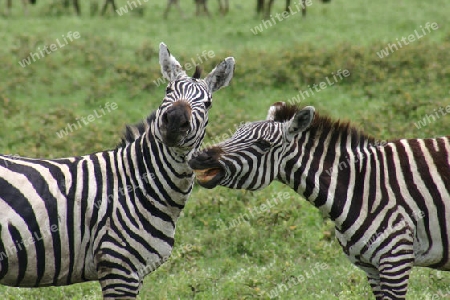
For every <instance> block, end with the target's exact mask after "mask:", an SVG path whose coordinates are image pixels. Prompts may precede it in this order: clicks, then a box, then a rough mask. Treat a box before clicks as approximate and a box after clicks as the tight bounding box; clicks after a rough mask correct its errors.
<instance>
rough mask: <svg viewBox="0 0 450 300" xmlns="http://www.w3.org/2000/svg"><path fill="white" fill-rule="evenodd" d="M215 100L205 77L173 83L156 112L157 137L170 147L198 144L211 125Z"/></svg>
mask: <svg viewBox="0 0 450 300" xmlns="http://www.w3.org/2000/svg"><path fill="white" fill-rule="evenodd" d="M211 100H212V96H211V93H210V92H209V90H208V87H207V86H206V83H205V81H204V80H201V79H195V78H189V77H183V78H180V79H177V80H175V81H173V82H170V83H169V85H168V86H167V88H166V96H165V97H164V101H163V103H162V105H161V106H160V107H159V109H158V111H157V113H156V128H158V129H159V131H157V136H158V137H160V139H161V141H162V142H163V143H164V144H166V145H167V146H169V147H174V146H176V147H183V148H191V149H192V148H195V147H198V146H199V143H200V142H201V140H203V136H204V134H205V127H206V125H207V124H208V110H209V108H210V107H211Z"/></svg>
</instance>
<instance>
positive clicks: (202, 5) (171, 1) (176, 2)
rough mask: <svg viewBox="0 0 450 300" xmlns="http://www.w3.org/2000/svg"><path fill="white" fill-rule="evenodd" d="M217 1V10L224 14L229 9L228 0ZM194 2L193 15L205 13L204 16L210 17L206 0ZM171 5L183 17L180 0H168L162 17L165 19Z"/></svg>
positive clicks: (195, 0)
mask: <svg viewBox="0 0 450 300" xmlns="http://www.w3.org/2000/svg"><path fill="white" fill-rule="evenodd" d="M218 2H219V12H220V13H221V14H222V15H226V14H227V13H228V11H229V0H218ZM194 3H195V15H196V16H200V15H202V14H205V15H206V16H208V17H210V16H211V14H210V13H209V10H208V0H194ZM172 6H175V7H176V8H177V9H178V11H179V13H180V15H181V16H182V17H183V18H184V17H185V16H184V12H183V10H182V9H181V6H180V0H168V1H167V6H166V9H165V10H164V14H163V16H164V19H167V16H168V15H169V12H170V9H171V7H172Z"/></svg>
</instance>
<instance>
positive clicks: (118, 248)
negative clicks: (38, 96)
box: [0, 43, 234, 299]
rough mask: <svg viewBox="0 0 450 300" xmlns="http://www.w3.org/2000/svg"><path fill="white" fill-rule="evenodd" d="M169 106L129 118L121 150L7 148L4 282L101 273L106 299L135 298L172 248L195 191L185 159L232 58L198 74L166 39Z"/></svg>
mask: <svg viewBox="0 0 450 300" xmlns="http://www.w3.org/2000/svg"><path fill="white" fill-rule="evenodd" d="M160 64H161V70H162V73H163V75H164V77H165V78H166V79H167V80H169V84H168V86H167V89H166V96H165V98H164V100H163V103H162V104H161V106H160V107H159V108H158V110H156V111H155V112H154V113H152V114H151V115H150V116H149V117H148V118H147V120H145V121H144V122H143V123H141V124H139V125H136V126H129V127H127V131H126V135H125V138H124V139H123V141H122V144H121V145H120V146H118V147H117V148H116V149H114V150H110V151H104V152H98V153H93V154H91V155H86V156H81V157H72V158H65V159H55V160H43V159H42V160H40V159H29V158H17V157H7V156H0V209H1V210H0V237H1V239H0V283H1V284H5V285H12V286H23V287H39V286H53V285H69V284H72V283H78V282H84V281H90V280H98V281H99V282H100V285H101V287H102V292H103V297H104V299H135V298H136V296H137V294H138V293H139V289H140V287H141V285H142V281H143V279H144V276H145V275H147V274H148V273H150V272H152V271H153V270H155V269H156V268H157V267H158V266H160V265H161V264H162V263H164V262H165V261H166V260H167V259H168V258H169V256H170V253H171V251H172V247H173V245H174V235H175V224H176V221H177V218H178V217H179V215H180V213H181V211H182V209H183V207H184V205H185V203H186V201H187V199H188V196H189V194H190V192H191V190H192V185H193V182H194V175H193V172H192V170H191V169H190V167H189V166H188V164H187V160H188V158H189V157H190V155H191V153H192V152H193V151H194V150H195V149H197V148H198V147H199V146H200V144H201V142H202V140H203V137H204V135H205V129H206V125H207V123H208V110H209V107H210V105H211V101H212V93H213V92H215V91H216V90H218V89H220V88H221V87H223V86H226V85H228V83H229V82H230V80H231V78H232V75H233V70H234V59H233V58H227V59H226V60H224V61H223V62H222V63H220V64H219V65H218V66H217V67H216V68H215V69H214V70H213V71H212V72H211V73H210V74H209V75H208V76H207V77H206V78H205V79H199V76H200V73H199V72H196V74H194V77H193V78H190V77H188V76H187V75H186V73H185V72H184V71H183V70H182V68H181V65H180V64H179V63H178V61H177V60H176V59H175V58H174V57H173V56H171V54H170V52H169V50H168V49H167V47H166V46H165V45H164V44H162V43H161V45H160Z"/></svg>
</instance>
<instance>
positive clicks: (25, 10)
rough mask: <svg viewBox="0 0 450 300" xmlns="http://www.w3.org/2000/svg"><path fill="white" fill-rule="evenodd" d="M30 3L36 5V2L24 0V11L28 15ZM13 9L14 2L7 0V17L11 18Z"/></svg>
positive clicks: (34, 0)
mask: <svg viewBox="0 0 450 300" xmlns="http://www.w3.org/2000/svg"><path fill="white" fill-rule="evenodd" d="M28 2H29V3H30V4H36V0H22V5H23V10H24V12H25V14H27V13H28V5H27V4H28ZM11 8H12V0H6V15H7V16H9V15H10V14H11Z"/></svg>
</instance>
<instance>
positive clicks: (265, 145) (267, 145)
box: [255, 139, 272, 152]
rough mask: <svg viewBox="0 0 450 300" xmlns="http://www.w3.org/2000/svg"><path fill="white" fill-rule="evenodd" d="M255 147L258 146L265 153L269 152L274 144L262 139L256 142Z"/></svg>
mask: <svg viewBox="0 0 450 300" xmlns="http://www.w3.org/2000/svg"><path fill="white" fill-rule="evenodd" d="M255 145H256V146H258V147H259V148H260V149H261V150H262V151H264V152H266V151H269V149H270V147H272V143H270V142H268V141H266V140H262V139H261V140H257V141H256V142H255Z"/></svg>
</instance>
